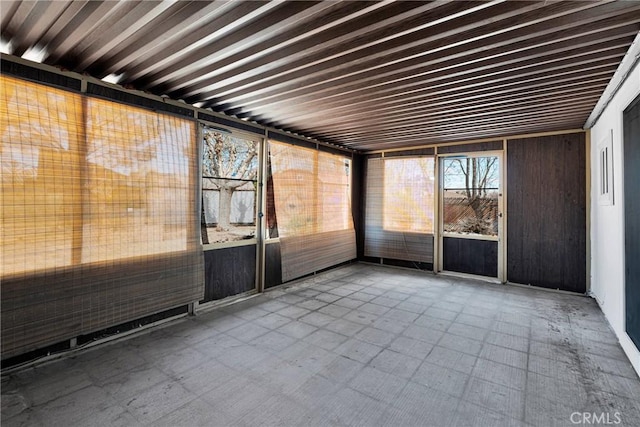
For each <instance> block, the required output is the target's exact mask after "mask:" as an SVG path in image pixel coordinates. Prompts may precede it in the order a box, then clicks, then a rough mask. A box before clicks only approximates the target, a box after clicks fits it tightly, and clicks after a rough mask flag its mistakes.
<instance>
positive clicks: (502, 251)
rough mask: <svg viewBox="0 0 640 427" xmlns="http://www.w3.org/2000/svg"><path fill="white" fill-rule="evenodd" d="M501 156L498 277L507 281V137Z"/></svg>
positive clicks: (503, 142)
mask: <svg viewBox="0 0 640 427" xmlns="http://www.w3.org/2000/svg"><path fill="white" fill-rule="evenodd" d="M502 153H503V154H502V158H501V159H500V193H499V200H500V202H499V205H498V209H499V212H500V217H499V218H498V223H499V227H500V231H499V232H498V279H499V280H500V281H501V282H502V283H503V284H506V283H507V167H508V165H507V139H506V138H505V139H503V140H502Z"/></svg>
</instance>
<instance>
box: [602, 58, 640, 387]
mask: <svg viewBox="0 0 640 427" xmlns="http://www.w3.org/2000/svg"><path fill="white" fill-rule="evenodd" d="M639 93H640V64H636V66H635V68H634V70H633V71H632V72H631V73H630V74H629V76H628V77H627V79H626V80H625V82H624V83H623V85H622V87H621V88H620V90H619V91H618V92H617V93H616V95H615V96H614V97H613V99H612V100H611V102H610V103H609V105H608V106H607V107H606V109H605V110H604V112H603V113H602V115H601V116H600V118H599V119H598V121H597V122H596V123H595V124H594V126H593V127H592V128H591V165H592V166H591V182H592V183H593V185H592V187H591V198H590V199H591V293H592V294H593V296H594V297H595V298H596V300H597V301H598V304H599V305H600V307H601V308H602V311H603V312H604V314H605V316H606V317H607V319H608V320H609V323H610V324H611V326H612V327H613V330H614V331H615V333H616V335H617V336H618V339H619V340H620V343H621V344H622V348H623V349H624V351H625V353H626V354H627V356H629V359H630V360H631V363H632V364H633V366H634V368H635V370H636V371H637V372H638V374H639V375H640V351H639V350H638V349H637V348H636V347H635V345H634V344H633V342H632V341H631V339H630V338H629V336H628V335H627V334H626V332H625V308H624V307H625V300H624V298H625V295H624V294H625V290H624V280H625V274H624V271H625V270H624V262H625V260H624V257H625V249H624V186H623V184H624V183H623V157H622V156H623V134H622V130H623V127H622V112H623V111H624V109H625V108H626V107H627V106H628V105H629V104H630V103H631V101H633V99H635V97H636V96H638V94H639ZM611 131H613V147H612V148H613V181H614V195H613V196H614V204H613V205H612V206H606V205H601V204H600V203H599V200H598V186H597V185H596V183H598V182H599V181H598V179H599V178H598V173H599V172H598V165H599V158H598V156H599V152H598V144H599V143H600V142H601V141H602V140H603V139H605V138H607V137H608V136H609V135H610V133H611Z"/></svg>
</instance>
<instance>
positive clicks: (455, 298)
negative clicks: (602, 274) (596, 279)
mask: <svg viewBox="0 0 640 427" xmlns="http://www.w3.org/2000/svg"><path fill="white" fill-rule="evenodd" d="M594 414H595V416H596V418H595V419H594V418H593V417H594ZM587 416H588V417H589V418H588V421H590V423H591V424H594V423H593V421H598V422H600V424H604V422H605V421H607V423H609V424H615V425H625V426H640V380H639V379H638V376H637V375H636V373H635V371H634V370H633V368H632V367H631V364H630V363H629V362H628V360H627V359H626V358H625V355H624V354H623V352H622V350H621V348H620V346H619V345H618V344H617V341H616V338H615V336H614V334H613V332H612V331H611V330H610V328H609V326H608V324H607V323H606V320H605V318H604V316H603V315H602V313H601V311H600V310H599V308H598V307H597V305H596V303H595V302H594V301H593V300H591V299H588V298H585V297H581V296H573V295H565V294H560V293H552V292H545V291H541V290H536V289H525V288H520V287H512V286H502V285H493V284H488V283H483V282H478V281H472V280H466V279H457V278H456V279H454V278H449V277H435V276H432V275H430V274H424V273H418V272H412V271H408V270H399V269H392V268H384V267H377V266H371V265H364V264H356V265H352V266H347V267H343V268H339V269H336V270H332V271H329V272H327V273H323V274H320V275H317V276H314V277H312V278H309V279H306V280H302V281H298V282H297V283H295V284H293V285H290V286H287V287H281V288H279V289H275V290H272V291H269V292H266V293H265V294H263V295H260V296H258V297H255V298H252V299H249V300H247V301H244V302H241V303H239V304H235V305H231V306H227V307H225V308H221V309H216V310H214V311H209V312H207V313H201V314H199V315H198V316H196V317H192V318H187V319H183V320H180V321H177V322H173V323H171V324H169V325H167V326H164V327H161V328H155V329H152V330H151V331H150V332H146V333H141V334H138V335H136V336H134V337H132V338H129V339H125V340H121V341H119V342H115V343H111V344H109V345H102V346H98V347H96V348H93V349H90V350H88V351H84V352H81V353H80V354H77V355H75V356H73V357H70V358H65V359H62V360H59V361H55V362H53V363H48V364H45V365H41V366H39V367H36V368H31V369H28V370H23V371H21V372H19V373H14V374H11V375H5V376H4V377H3V379H2V425H3V426H7V427H8V426H40V425H41V426H65V427H66V426H137V425H153V426H199V425H204V426H262V425H265V426H343V425H345V426H352V425H353V426H355V425H360V426H378V425H385V426H502V425H504V426H553V425H566V426H573V425H576V424H581V423H582V425H588V424H590V423H587V422H585V421H587V420H586V419H585V417H587ZM604 417H606V419H605V418H604ZM576 421H577V422H576ZM616 421H620V422H616Z"/></svg>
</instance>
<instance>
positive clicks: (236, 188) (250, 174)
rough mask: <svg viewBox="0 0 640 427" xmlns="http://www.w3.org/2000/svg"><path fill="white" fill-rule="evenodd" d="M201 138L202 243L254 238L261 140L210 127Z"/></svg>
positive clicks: (204, 130) (205, 129)
mask: <svg viewBox="0 0 640 427" xmlns="http://www.w3.org/2000/svg"><path fill="white" fill-rule="evenodd" d="M202 136H203V150H202V156H203V158H202V208H203V213H204V215H202V217H203V219H204V222H205V225H206V228H204V229H203V236H202V239H203V242H205V243H220V242H227V241H235V240H243V239H250V238H253V237H255V232H256V190H257V179H258V153H259V151H260V142H259V141H260V139H259V138H257V137H253V136H248V135H236V134H232V133H230V132H228V131H224V130H220V129H215V128H209V127H204V128H203V132H202ZM205 232H206V234H205Z"/></svg>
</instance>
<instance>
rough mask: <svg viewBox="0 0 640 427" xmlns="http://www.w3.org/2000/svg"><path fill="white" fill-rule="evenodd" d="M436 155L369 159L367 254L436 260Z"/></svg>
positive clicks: (404, 258)
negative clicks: (434, 242) (434, 249)
mask: <svg viewBox="0 0 640 427" xmlns="http://www.w3.org/2000/svg"><path fill="white" fill-rule="evenodd" d="M434 165H435V162H434V158H433V157H410V158H371V159H369V160H368V162H367V180H366V203H365V241H364V253H365V256H370V257H376V258H391V259H398V260H406V261H417V262H433V221H434V214H433V208H434V177H435V175H434Z"/></svg>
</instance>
